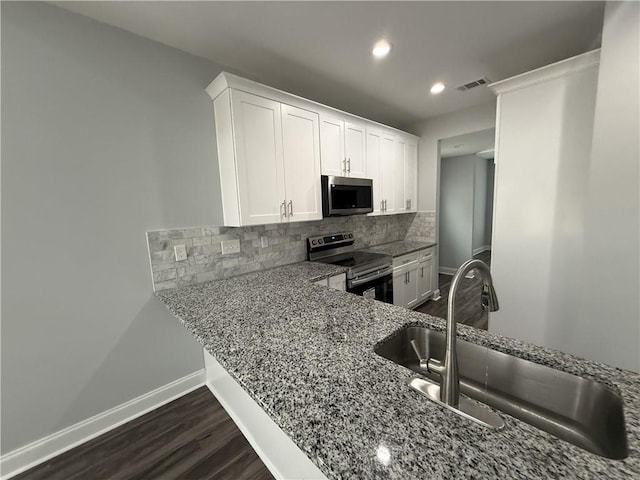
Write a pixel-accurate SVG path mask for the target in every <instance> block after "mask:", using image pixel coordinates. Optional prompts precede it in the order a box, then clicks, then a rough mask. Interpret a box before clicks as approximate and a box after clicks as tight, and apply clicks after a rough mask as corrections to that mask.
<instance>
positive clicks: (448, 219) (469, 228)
mask: <svg viewBox="0 0 640 480" xmlns="http://www.w3.org/2000/svg"><path fill="white" fill-rule="evenodd" d="M476 158H477V157H476V156H475V155H464V156H460V157H450V158H443V159H442V160H441V166H440V169H441V171H440V232H439V233H440V240H439V244H438V245H439V249H440V268H441V269H447V270H451V269H453V270H456V269H457V268H458V267H459V266H460V265H462V264H463V263H464V262H465V261H466V260H468V259H469V258H471V244H472V237H473V200H474V198H473V196H474V192H473V191H474V188H473V182H474V164H475V160H476Z"/></svg>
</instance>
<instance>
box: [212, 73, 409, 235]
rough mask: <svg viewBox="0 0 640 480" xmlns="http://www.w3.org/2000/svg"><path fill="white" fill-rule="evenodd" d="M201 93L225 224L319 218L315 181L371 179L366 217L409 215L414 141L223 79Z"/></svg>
mask: <svg viewBox="0 0 640 480" xmlns="http://www.w3.org/2000/svg"><path fill="white" fill-rule="evenodd" d="M207 93H208V94H209V95H210V96H211V98H212V100H213V107H214V114H215V128H216V141H217V147H218V166H219V169H220V184H221V190H222V211H223V214H224V224H225V225H227V226H234V227H239V226H243V225H262V224H268V223H281V222H294V221H308V220H319V219H321V218H322V193H321V183H320V175H333V176H347V177H357V178H367V177H368V178H371V179H373V188H374V209H375V210H374V214H390V213H403V212H405V211H407V210H410V211H411V209H408V208H407V206H408V205H410V203H408V201H409V200H410V199H411V200H412V199H413V198H414V197H415V187H413V188H414V192H413V193H411V194H409V193H407V192H408V190H409V189H408V187H407V185H408V184H409V183H410V178H415V175H413V177H411V175H410V173H411V172H412V171H413V170H412V169H414V168H415V167H414V166H413V165H415V163H417V144H416V142H415V137H412V136H411V135H409V134H406V133H404V132H400V131H399V130H395V129H392V128H390V127H385V126H384V125H380V124H376V123H374V122H371V121H368V120H365V119H361V118H359V117H356V116H354V115H350V114H347V113H344V112H340V111H338V110H335V109H332V108H330V107H326V106H324V105H320V104H318V103H315V102H312V101H310V100H306V99H304V98H301V97H297V96H295V95H291V94H289V93H286V92H282V91H280V90H276V89H274V88H271V87H268V86H266V85H261V84H259V83H256V82H252V81H250V80H247V79H245V78H242V77H238V76H235V75H231V74H228V73H226V72H223V73H221V74H220V75H218V76H217V77H216V79H215V80H214V81H213V82H211V84H210V85H209V86H208V87H207ZM398 139H401V140H400V143H401V145H400V144H398V143H397V142H398V141H399V140H398ZM411 145H413V147H412V146H411ZM412 148H413V150H412ZM398 149H400V150H398ZM398 151H401V152H402V153H401V154H399V153H398ZM411 152H413V153H411ZM412 155H413V157H412ZM399 156H400V157H402V158H403V160H402V161H400V160H399V159H398V158H399ZM411 158H413V160H410V159H411ZM412 162H413V163H412ZM413 211H415V206H414V209H413Z"/></svg>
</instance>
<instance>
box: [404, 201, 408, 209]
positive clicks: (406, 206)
mask: <svg viewBox="0 0 640 480" xmlns="http://www.w3.org/2000/svg"><path fill="white" fill-rule="evenodd" d="M404 208H406V209H407V210H409V200H406V201H405V202H404Z"/></svg>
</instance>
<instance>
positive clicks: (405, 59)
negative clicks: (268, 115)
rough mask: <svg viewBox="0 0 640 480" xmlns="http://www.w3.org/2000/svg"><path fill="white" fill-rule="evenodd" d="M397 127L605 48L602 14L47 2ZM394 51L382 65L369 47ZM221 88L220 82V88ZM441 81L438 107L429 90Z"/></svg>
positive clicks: (399, 6) (440, 6)
mask: <svg viewBox="0 0 640 480" xmlns="http://www.w3.org/2000/svg"><path fill="white" fill-rule="evenodd" d="M51 3H54V4H56V5H58V6H61V7H63V8H66V9H68V10H72V11H75V12H78V13H81V14H83V15H86V16H89V17H92V18H94V19H96V20H99V21H101V22H104V23H108V24H111V25H114V26H117V27H120V28H123V29H125V30H128V31H130V32H133V33H136V34H138V35H141V36H143V37H147V38H150V39H153V40H156V41H158V42H161V43H164V44H166V45H170V46H173V47H176V48H178V49H181V50H184V51H186V52H190V53H192V54H194V55H198V56H201V57H205V58H208V59H211V60H213V61H215V62H217V63H218V64H220V65H222V66H224V67H225V68H226V69H228V70H230V71H232V72H234V73H239V74H241V75H244V76H246V77H249V78H252V79H254V80H257V81H259V82H262V83H266V84H269V85H271V86H274V87H276V88H280V89H282V90H286V91H289V92H292V93H296V94H298V95H301V96H304V97H307V98H311V99H313V100H316V101H319V102H321V103H325V104H328V105H331V106H334V107H336V108H340V109H342V110H346V111H349V112H352V113H355V114H359V115H361V116H364V117H368V118H371V119H374V120H378V121H380V122H382V123H387V124H390V125H394V126H400V127H402V126H406V125H408V124H411V123H413V122H415V121H418V120H422V119H425V118H428V117H432V116H435V115H439V114H443V113H448V112H452V111H455V110H459V109H462V108H467V107H470V106H473V105H477V104H480V103H484V102H489V101H491V100H493V98H494V96H493V94H492V93H490V92H489V91H488V90H487V88H486V87H478V88H476V89H474V90H471V91H468V92H464V93H460V92H457V91H456V90H455V87H456V86H458V85H460V84H463V83H467V82H469V81H472V80H475V79H478V78H480V77H483V76H486V77H488V78H489V79H490V80H491V81H497V80H502V79H504V78H507V77H510V76H513V75H515V74H518V73H522V72H525V71H528V70H531V69H533V68H537V67H541V66H543V65H547V64H549V63H552V62H555V61H557V60H561V59H563V58H567V57H570V56H573V55H577V54H579V53H583V52H586V51H588V50H592V49H594V48H598V47H599V46H600V33H601V28H602V16H603V9H604V6H603V3H602V2H574V1H569V2H549V1H542V2H519V1H516V2H451V1H450V2H189V1H183V2H154V1H150V2H134V1H128V2H51ZM383 37H384V38H386V39H388V40H389V41H390V42H391V43H392V44H393V50H392V51H391V54H390V55H389V56H388V57H387V58H386V59H383V60H375V59H374V58H373V57H372V55H371V47H372V45H373V43H374V42H375V41H376V40H378V39H380V38H383ZM212 80H213V79H212ZM436 81H443V82H445V84H446V85H447V87H448V88H447V89H446V90H445V91H444V92H443V93H442V94H440V95H438V96H432V95H430V94H429V87H430V86H431V84H433V83H434V82H436Z"/></svg>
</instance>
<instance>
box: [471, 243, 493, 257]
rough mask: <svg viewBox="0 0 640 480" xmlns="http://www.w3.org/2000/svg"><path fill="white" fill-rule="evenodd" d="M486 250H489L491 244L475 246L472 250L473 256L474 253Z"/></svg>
mask: <svg viewBox="0 0 640 480" xmlns="http://www.w3.org/2000/svg"><path fill="white" fill-rule="evenodd" d="M487 250H491V245H483V246H481V247H479V248H476V249H475V250H474V251H473V256H476V255H478V254H480V253H482V252H486V251H487Z"/></svg>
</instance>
